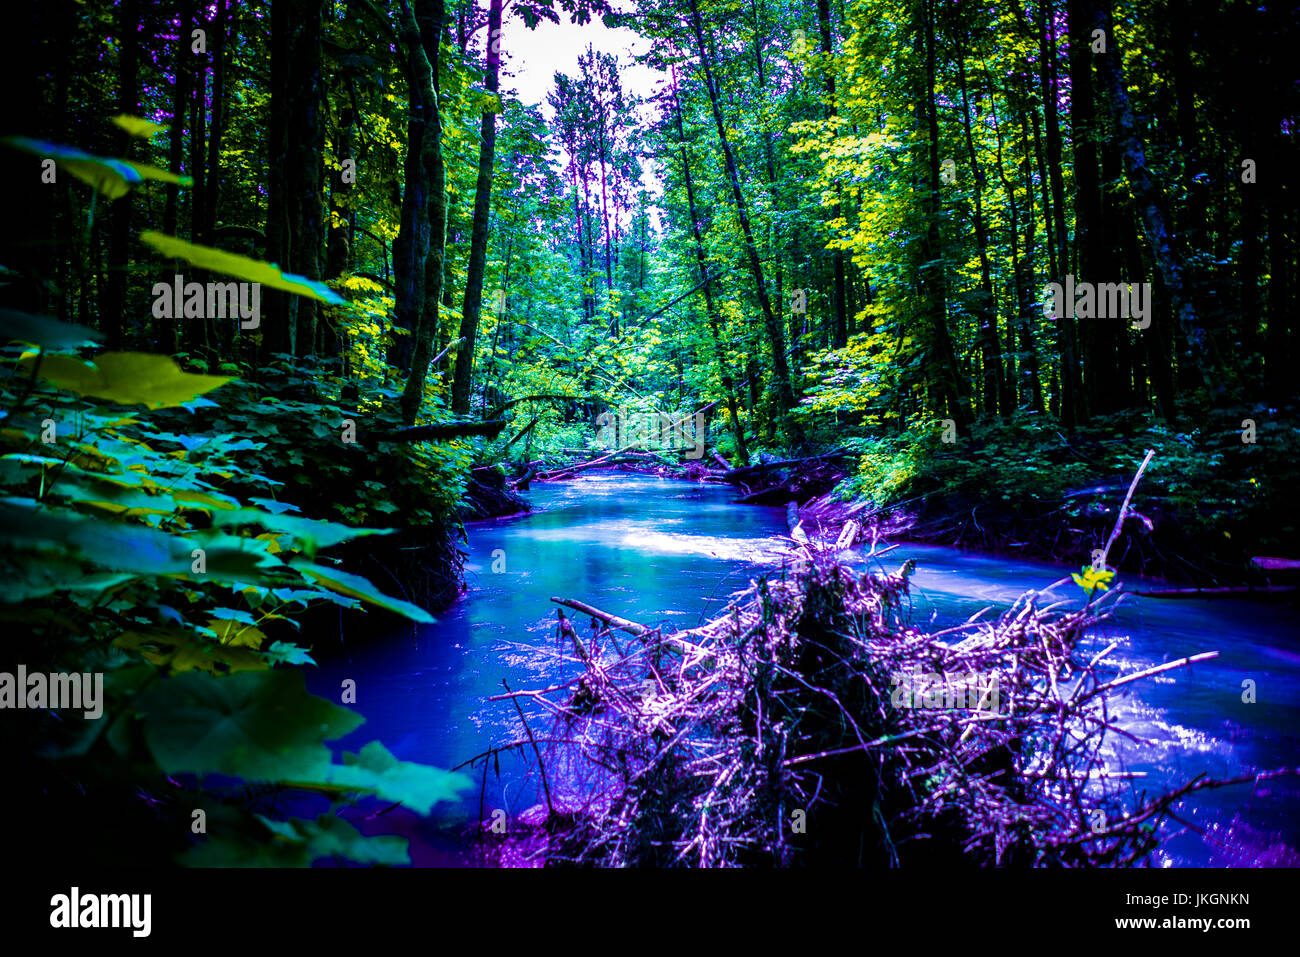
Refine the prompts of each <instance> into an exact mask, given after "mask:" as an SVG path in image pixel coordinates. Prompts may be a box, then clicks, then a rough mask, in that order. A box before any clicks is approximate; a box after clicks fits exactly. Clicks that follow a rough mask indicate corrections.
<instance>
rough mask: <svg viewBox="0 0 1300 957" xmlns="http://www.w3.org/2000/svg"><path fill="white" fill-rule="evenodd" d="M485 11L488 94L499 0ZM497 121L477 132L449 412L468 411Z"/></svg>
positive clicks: (494, 75) (496, 50)
mask: <svg viewBox="0 0 1300 957" xmlns="http://www.w3.org/2000/svg"><path fill="white" fill-rule="evenodd" d="M490 3H491V5H490V6H489V7H488V44H487V75H486V77H485V83H484V85H485V87H486V89H487V91H488V93H490V94H495V93H496V92H497V89H498V83H499V73H500V69H501V47H500V42H501V40H500V36H499V34H498V31H499V30H500V29H501V0H490ZM496 142H497V117H496V114H495V113H491V112H489V113H484V114H483V121H482V125H481V127H480V132H479V152H478V180H477V183H476V185H475V188H474V222H473V225H472V226H471V229H470V241H469V266H468V271H467V274H466V277H465V299H464V306H463V308H462V310H461V320H460V337H461V338H462V339H464V340H465V341H464V342H462V343H461V344H460V350H459V351H458V352H457V353H456V371H455V377H454V378H453V380H452V384H451V410H452V411H453V412H456V413H460V414H464V413H467V412H468V411H469V396H470V388H471V385H472V381H473V379H472V377H473V373H474V345H475V342H476V341H477V337H478V321H479V312H480V310H481V309H482V305H483V273H484V271H485V266H486V263H487V247H488V215H489V214H490V213H491V211H492V166H493V162H494V157H495V155H496Z"/></svg>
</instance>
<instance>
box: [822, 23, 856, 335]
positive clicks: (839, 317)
mask: <svg viewBox="0 0 1300 957" xmlns="http://www.w3.org/2000/svg"><path fill="white" fill-rule="evenodd" d="M817 26H818V29H819V30H820V32H821V40H822V56H824V57H825V58H826V63H825V67H824V68H825V71H826V118H827V119H832V118H834V117H835V116H836V115H837V114H836V106H835V72H834V70H833V69H831V63H830V60H831V14H830V0H817ZM841 216H843V212H842V210H841V208H840V204H839V203H836V204H835V205H834V206H833V207H832V208H831V217H832V218H833V219H836V220H838V219H840V218H841ZM833 256H834V265H835V285H834V298H835V303H834V308H835V312H834V323H833V325H832V327H831V328H832V335H831V344H832V345H833V346H834V347H835V348H836V349H842V348H844V346H846V345H847V344H848V341H849V325H848V304H847V294H846V292H845V288H844V250H842V249H836V250H834V253H833Z"/></svg>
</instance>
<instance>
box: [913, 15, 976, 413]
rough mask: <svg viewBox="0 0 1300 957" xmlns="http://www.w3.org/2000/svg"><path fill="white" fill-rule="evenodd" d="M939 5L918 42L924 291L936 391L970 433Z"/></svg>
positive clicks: (924, 18) (924, 17) (924, 20)
mask: <svg viewBox="0 0 1300 957" xmlns="http://www.w3.org/2000/svg"><path fill="white" fill-rule="evenodd" d="M932 2H933V0H921V4H920V7H921V19H922V22H921V23H920V24H919V25H918V30H917V39H918V42H919V44H920V45H921V47H922V56H923V59H924V62H925V77H924V83H925V88H924V90H922V91H921V96H920V97H919V98H918V100H917V111H918V113H921V112H922V111H924V112H923V114H922V121H923V122H924V123H925V125H926V144H927V151H926V171H927V174H928V179H929V182H928V184H927V185H928V189H927V190H926V192H925V197H926V202H925V217H926V221H927V227H926V238H925V242H924V243H922V244H921V270H920V275H921V287H922V291H923V297H924V299H925V303H926V311H927V313H928V314H929V317H930V323H931V326H932V328H933V329H934V351H935V355H934V358H933V359H932V362H933V363H934V367H932V371H937V376H938V377H937V380H936V383H935V384H936V386H937V388H938V390H939V396H938V398H941V399H942V401H943V405H944V407H945V408H946V409H947V412H948V415H950V416H951V417H952V419H953V421H954V422H955V423H956V424H957V427H958V428H959V429H961V431H962V432H963V433H964V432H966V431H967V429H968V428H969V426H970V421H971V416H970V411H969V409H968V407H967V405H966V395H967V388H966V377H965V376H964V375H963V374H962V370H961V366H960V365H959V364H958V362H957V353H956V350H955V349H954V348H953V342H952V333H951V332H950V331H949V329H948V296H947V288H946V276H945V270H944V265H943V238H942V234H941V232H940V230H939V210H940V206H941V202H942V201H941V199H940V196H941V193H940V180H939V113H938V108H937V105H936V103H935V92H934V89H935V81H936V75H937V65H936V52H935V36H934V8H933V6H932Z"/></svg>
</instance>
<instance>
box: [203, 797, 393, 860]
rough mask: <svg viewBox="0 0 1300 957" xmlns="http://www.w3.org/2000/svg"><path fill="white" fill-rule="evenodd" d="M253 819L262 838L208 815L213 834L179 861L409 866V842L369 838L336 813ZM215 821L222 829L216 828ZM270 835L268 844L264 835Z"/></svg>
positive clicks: (221, 815)
mask: <svg viewBox="0 0 1300 957" xmlns="http://www.w3.org/2000/svg"><path fill="white" fill-rule="evenodd" d="M223 812H225V813H223ZM242 816H243V815H241V817H242ZM226 818H230V820H226ZM252 818H253V819H254V820H255V821H257V822H258V823H257V825H256V827H257V828H258V830H261V831H262V835H256V836H255V835H253V834H251V833H248V830H247V829H246V828H244V827H241V826H240V824H241V821H240V820H239V819H238V818H236V817H234V816H233V815H231V814H230V813H229V812H228V811H226V810H225V809H221V810H218V811H216V812H215V813H214V814H212V815H209V820H208V825H209V829H210V836H209V837H207V838H206V839H205V840H203V841H202V842H200V843H198V844H196V845H194V846H193V847H191V848H190V849H189V850H188V851H186V852H185V853H184V854H182V855H181V856H180V863H182V864H184V865H185V866H187V867H309V866H311V863H312V862H313V861H316V860H319V859H321V858H325V857H335V856H338V857H344V858H347V859H348V860H350V861H355V862H356V863H358V864H378V865H390V866H395V865H401V864H409V863H411V859H410V855H409V854H408V852H407V840H406V838H404V837H396V836H394V835H389V834H385V835H379V836H376V837H366V836H364V835H362V833H361V832H360V831H358V830H357V829H356V828H355V827H353V826H352V825H351V824H350V823H348V822H347V821H345V820H343V818H341V817H336V816H335V815H333V814H322V815H321V816H320V817H318V818H317V819H316V820H314V821H309V820H305V819H303V818H292V819H290V820H288V821H273V820H271V819H270V818H267V817H263V816H262V815H260V814H255V815H252ZM217 822H220V824H221V827H220V828H218V827H214V826H213V825H214V824H215V823H217ZM267 832H269V834H270V836H271V840H270V841H267V840H265V838H264V837H263V835H265V834H267Z"/></svg>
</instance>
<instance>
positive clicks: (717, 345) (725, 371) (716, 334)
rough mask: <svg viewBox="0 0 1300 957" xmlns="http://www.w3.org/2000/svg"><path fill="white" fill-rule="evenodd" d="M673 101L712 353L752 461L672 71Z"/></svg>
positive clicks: (743, 449) (739, 441) (744, 453)
mask: <svg viewBox="0 0 1300 957" xmlns="http://www.w3.org/2000/svg"><path fill="white" fill-rule="evenodd" d="M673 103H674V106H675V107H676V114H677V136H678V139H679V140H680V141H681V144H682V178H683V180H684V181H685V184H686V205H687V212H688V214H689V215H690V219H691V234H692V236H694V238H695V262H696V264H697V265H698V266H699V270H700V282H703V283H704V306H705V309H706V310H707V311H708V317H709V331H710V332H711V333H712V334H713V355H714V359H715V361H716V362H717V363H718V376H719V378H721V380H722V391H723V394H724V395H725V396H726V397H727V411H728V412H729V413H730V415H731V431H732V435H733V436H734V437H735V439H736V452H737V454H739V456H740V458H741V461H742V462H748V461H749V448H748V446H747V445H746V443H745V429H744V427H743V426H742V425H741V422H740V402H739V401H738V399H737V396H736V387H735V384H734V383H733V381H732V377H731V363H730V362H729V361H728V360H727V355H726V351H725V350H724V348H723V345H722V332H721V328H720V324H719V322H718V313H717V310H716V309H715V308H714V305H713V291H712V290H711V289H710V288H709V286H710V284H709V283H708V282H705V280H706V279H707V278H708V275H709V271H708V270H709V264H708V261H707V259H706V257H705V253H704V236H703V235H702V233H701V232H700V217H699V214H698V212H697V211H696V206H695V183H694V180H693V178H692V176H691V160H690V155H689V154H688V153H687V150H686V131H685V127H684V125H683V123H682V105H681V102H680V101H679V100H678V99H677V77H676V73H674V75H673Z"/></svg>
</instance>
